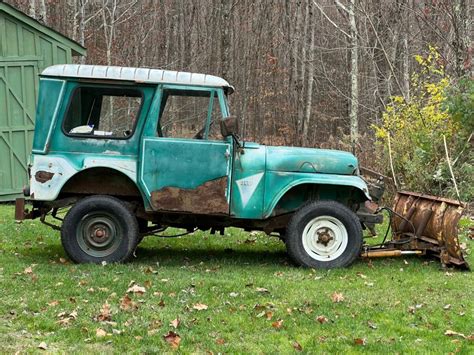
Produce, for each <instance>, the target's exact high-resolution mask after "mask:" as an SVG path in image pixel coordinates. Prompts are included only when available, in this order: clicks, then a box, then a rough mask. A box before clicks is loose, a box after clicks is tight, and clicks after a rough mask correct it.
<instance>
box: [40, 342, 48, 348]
mask: <svg viewBox="0 0 474 355" xmlns="http://www.w3.org/2000/svg"><path fill="white" fill-rule="evenodd" d="M38 349H41V350H47V349H48V344H46V343H45V342H44V341H42V342H41V343H39V344H38Z"/></svg>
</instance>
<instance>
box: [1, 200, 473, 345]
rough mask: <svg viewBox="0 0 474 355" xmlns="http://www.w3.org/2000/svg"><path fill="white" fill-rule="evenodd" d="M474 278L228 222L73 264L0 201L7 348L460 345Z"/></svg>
mask: <svg viewBox="0 0 474 355" xmlns="http://www.w3.org/2000/svg"><path fill="white" fill-rule="evenodd" d="M467 223H468V222H467V221H466V220H465V221H464V224H465V225H466V224H467ZM461 242H463V243H466V244H467V247H468V249H471V250H472V249H473V247H474V242H473V241H471V240H468V239H467V237H466V233H464V235H463V236H462V237H461ZM467 260H468V262H470V264H471V265H472V266H474V255H473V254H472V253H471V255H468V256H467ZM133 285H135V286H140V287H134V288H133V287H132V288H133V289H134V290H135V291H140V290H142V287H144V288H145V290H146V292H145V293H143V294H140V293H141V292H135V293H134V292H129V293H127V290H128V289H129V287H130V286H133ZM473 290H474V276H473V273H470V272H462V271H458V270H452V269H448V270H446V269H442V268H441V267H440V264H439V262H438V261H436V260H431V259H424V258H418V257H406V258H393V259H376V260H373V261H372V262H368V261H366V260H360V261H358V262H356V263H355V264H354V265H353V266H352V267H350V268H348V269H339V270H332V271H319V270H308V269H301V268H296V267H294V266H292V265H290V264H289V261H288V259H287V256H286V254H285V248H284V245H283V243H281V242H280V241H279V240H278V239H277V238H270V237H266V236H265V235H263V234H255V233H253V234H248V233H243V232H241V231H239V230H232V229H228V230H226V235H225V236H223V237H222V236H211V235H209V234H207V233H195V234H194V235H192V236H186V237H181V238H177V239H158V238H153V237H150V238H147V239H145V240H144V242H143V243H142V244H141V245H140V247H139V248H138V250H137V252H136V258H135V259H134V260H133V261H132V262H130V263H128V264H125V265H75V264H71V263H70V262H69V261H68V260H66V256H65V254H64V251H63V249H62V247H61V244H60V239H59V232H57V231H52V230H51V229H49V228H48V227H46V226H43V225H42V224H40V222H39V221H38V222H37V221H25V222H24V223H22V224H16V223H15V222H14V221H13V206H5V205H0V292H1V297H0V352H1V353H5V352H6V353H14V352H17V351H20V352H42V351H43V350H41V349H40V348H39V346H40V347H47V351H52V352H70V351H73V352H105V353H108V352H162V351H173V350H175V348H177V349H178V351H179V352H183V353H189V352H212V353H223V352H224V353H235V352H239V353H247V352H252V353H255V352H258V353H274V352H281V353H291V352H298V351H303V352H326V353H329V352H331V353H332V352H378V353H387V352H420V353H424V352H436V353H448V352H461V353H465V354H467V353H473V352H474V341H473V340H472V335H473V333H474V297H473ZM131 291H132V290H131ZM125 295H128V297H126V296H125ZM335 301H339V302H335ZM446 331H452V332H457V333H462V334H463V335H464V337H463V336H462V335H456V334H455V335H451V336H448V335H445V333H446ZM170 332H171V333H170ZM167 334H168V335H169V336H168V337H167V340H166V339H165V338H164V336H165V335H167ZM178 337H179V338H178ZM469 338H470V339H469ZM178 343H179V344H178ZM178 345H179V347H178Z"/></svg>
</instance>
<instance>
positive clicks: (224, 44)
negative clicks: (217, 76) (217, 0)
mask: <svg viewBox="0 0 474 355" xmlns="http://www.w3.org/2000/svg"><path fill="white" fill-rule="evenodd" d="M231 9H232V2H231V1H230V0H221V19H222V32H221V61H222V77H224V79H227V78H228V75H229V57H230V56H229V51H230V34H229V17H230V11H231Z"/></svg>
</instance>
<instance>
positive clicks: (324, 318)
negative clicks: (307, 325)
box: [316, 315, 328, 324]
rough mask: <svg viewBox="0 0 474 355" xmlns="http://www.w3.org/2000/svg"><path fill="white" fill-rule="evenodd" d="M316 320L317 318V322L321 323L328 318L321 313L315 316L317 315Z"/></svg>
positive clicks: (325, 321)
mask: <svg viewBox="0 0 474 355" xmlns="http://www.w3.org/2000/svg"><path fill="white" fill-rule="evenodd" d="M316 320H317V321H318V322H319V323H321V324H324V323H327V322H328V319H327V318H326V317H325V316H323V315H320V316H317V317H316Z"/></svg>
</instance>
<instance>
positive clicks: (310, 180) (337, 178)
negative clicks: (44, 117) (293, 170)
mask: <svg viewBox="0 0 474 355" xmlns="http://www.w3.org/2000/svg"><path fill="white" fill-rule="evenodd" d="M305 184H306V185H341V186H349V187H354V188H356V189H357V190H359V191H360V192H361V193H362V194H363V195H364V196H365V197H366V198H367V200H372V198H371V197H370V195H369V189H368V187H367V184H366V182H365V181H364V180H363V179H362V178H361V177H360V176H356V175H349V176H344V175H327V174H311V176H308V174H307V173H301V174H298V175H297V176H295V180H293V181H292V182H290V183H289V184H287V185H285V187H284V188H283V189H281V190H280V191H279V192H278V193H277V194H276V195H275V196H274V197H273V199H272V200H271V202H270V203H269V204H268V206H267V207H266V208H265V209H264V212H263V218H268V217H270V215H271V214H272V212H273V210H274V209H275V207H276V205H277V204H278V202H279V201H280V200H281V198H282V197H283V196H284V195H285V194H286V193H287V192H288V191H289V190H290V189H292V188H293V187H295V186H298V185H305Z"/></svg>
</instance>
